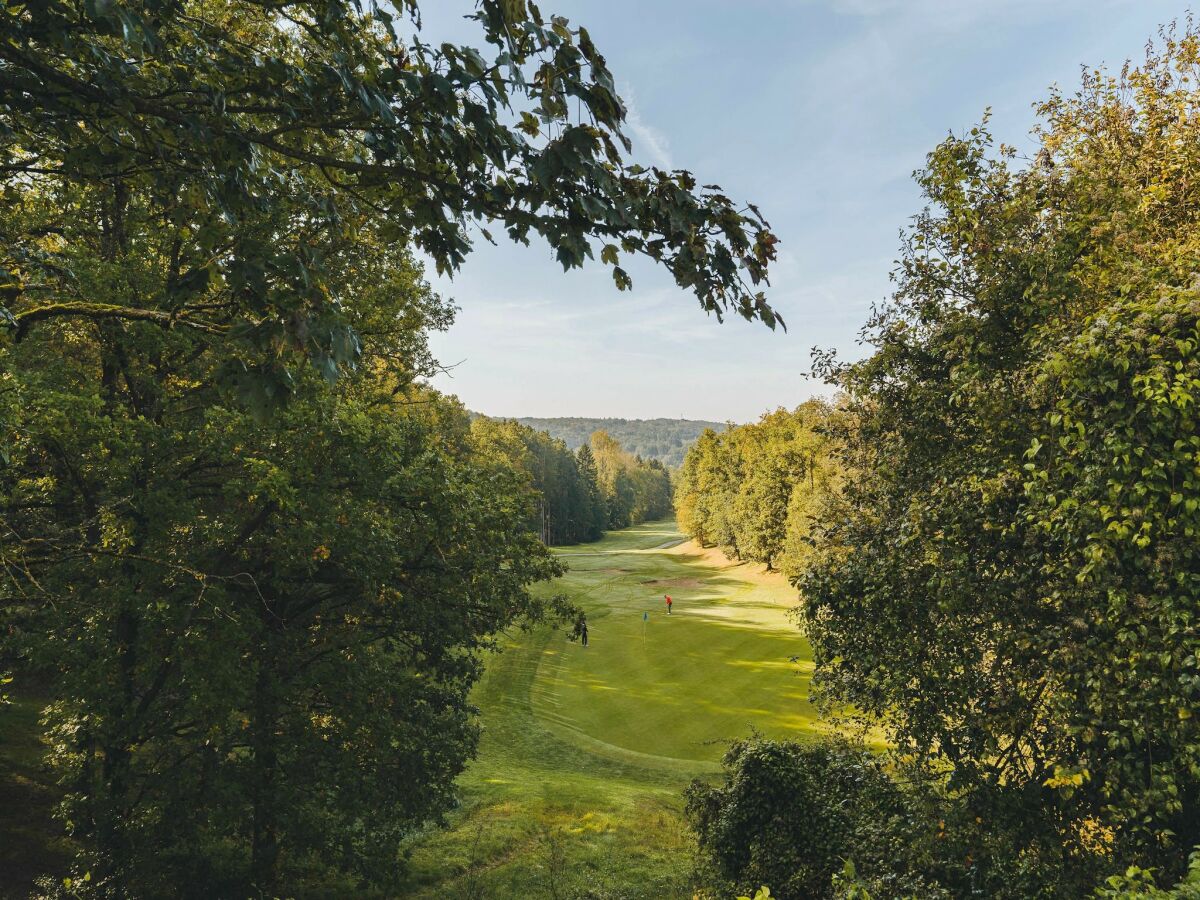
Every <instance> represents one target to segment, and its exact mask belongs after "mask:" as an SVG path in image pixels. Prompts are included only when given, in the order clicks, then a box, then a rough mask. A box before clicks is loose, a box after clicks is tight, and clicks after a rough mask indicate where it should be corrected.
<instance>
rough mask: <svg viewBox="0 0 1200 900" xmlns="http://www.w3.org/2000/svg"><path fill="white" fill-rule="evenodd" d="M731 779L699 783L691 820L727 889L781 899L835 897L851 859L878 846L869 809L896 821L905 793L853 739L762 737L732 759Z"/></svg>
mask: <svg viewBox="0 0 1200 900" xmlns="http://www.w3.org/2000/svg"><path fill="white" fill-rule="evenodd" d="M724 765H725V780H724V783H723V784H721V785H718V786H715V787H714V786H712V785H709V784H706V783H705V782H703V781H699V780H697V781H695V782H693V783H692V785H691V787H690V788H689V789H688V792H687V815H688V818H689V820H690V821H691V823H692V826H693V827H694V828H695V830H696V833H697V836H698V839H699V844H700V852H701V855H702V857H703V860H704V863H705V865H706V866H707V867H708V868H710V869H711V870H712V872H713V874H714V876H715V878H716V879H719V880H721V881H723V882H725V885H724V886H725V887H726V888H727V889H730V890H736V891H739V892H741V893H743V894H753V892H754V890H755V888H757V887H758V886H760V885H764V884H765V885H770V887H771V891H772V897H776V898H778V900H793V898H795V900H815V898H821V897H831V896H832V884H833V875H834V873H835V872H840V871H841V870H842V867H843V865H844V860H845V859H846V858H848V857H850V856H853V855H854V854H855V852H856V851H857V850H860V849H861V848H862V847H863V846H864V845H866V844H871V843H874V841H872V840H871V839H870V838H869V836H868V835H867V833H866V832H867V831H868V830H870V826H869V823H866V822H864V821H862V812H863V811H864V810H868V809H869V810H873V811H875V813H876V814H877V815H879V816H882V817H885V818H886V817H888V816H890V815H891V814H892V812H893V811H894V810H896V809H897V808H898V806H899V799H900V797H899V792H898V790H897V788H896V786H895V785H894V784H893V782H892V780H891V779H890V778H889V777H888V776H887V773H886V772H884V771H883V769H882V765H881V763H880V761H879V760H878V759H877V758H876V757H875V756H873V755H872V754H870V753H869V752H867V751H866V750H864V749H862V748H859V747H857V746H854V745H852V744H850V743H847V742H844V741H840V740H839V741H829V742H822V743H814V744H797V743H793V742H781V741H770V740H764V739H762V738H758V737H753V738H750V739H748V740H744V741H738V742H737V743H735V744H733V745H732V746H731V747H730V749H729V751H728V752H727V753H726V754H725V759H724Z"/></svg>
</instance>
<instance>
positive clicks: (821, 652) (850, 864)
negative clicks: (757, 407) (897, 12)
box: [679, 22, 1200, 900]
mask: <svg viewBox="0 0 1200 900" xmlns="http://www.w3.org/2000/svg"><path fill="white" fill-rule="evenodd" d="M1197 65H1200V33H1198V32H1197V31H1196V29H1195V27H1194V26H1193V25H1192V23H1190V22H1189V23H1188V24H1187V26H1186V28H1185V29H1184V30H1183V33H1181V34H1180V33H1177V32H1175V31H1174V30H1172V29H1167V30H1165V31H1164V32H1163V35H1162V41H1161V43H1160V45H1158V46H1151V48H1150V49H1149V51H1148V56H1147V59H1146V62H1145V63H1144V64H1143V65H1142V66H1141V67H1140V68H1139V67H1134V66H1132V65H1131V66H1129V67H1127V68H1126V69H1125V70H1124V71H1123V72H1122V73H1121V74H1120V75H1119V76H1114V77H1110V76H1108V75H1106V74H1104V73H1091V74H1087V75H1086V76H1085V78H1084V81H1083V85H1082V88H1081V89H1080V90H1079V91H1078V92H1077V93H1075V94H1074V95H1069V94H1066V93H1057V92H1056V93H1054V94H1052V95H1051V96H1050V98H1049V99H1048V100H1046V101H1045V102H1044V103H1042V104H1041V105H1040V106H1039V110H1040V112H1041V115H1042V123H1041V125H1040V128H1039V130H1038V136H1039V138H1040V140H1041V143H1042V149H1041V151H1040V152H1039V154H1038V155H1037V157H1036V159H1034V160H1033V161H1031V162H1030V163H1029V164H1023V163H1021V162H1020V161H1019V160H1018V159H1017V158H1016V156H1015V151H1013V150H1012V149H1011V148H1010V147H1006V146H1004V145H999V146H997V145H996V144H995V143H994V141H993V139H992V137H991V135H990V133H989V131H988V129H987V126H986V122H985V123H984V124H983V125H981V126H979V127H977V128H974V129H972V130H971V131H970V132H969V133H967V134H965V135H963V136H962V137H951V138H949V139H947V140H946V141H945V142H944V143H942V144H941V145H940V146H938V147H937V148H936V149H935V150H934V151H933V152H932V153H931V154H929V156H928V159H927V163H926V166H925V168H924V169H923V170H922V171H921V172H920V173H919V175H918V179H919V183H920V185H921V187H922V188H923V190H924V193H925V197H926V199H927V201H928V206H927V207H926V208H925V209H924V210H923V211H922V212H921V213H920V214H919V215H918V216H917V217H916V218H915V220H914V222H913V224H912V226H911V228H910V230H909V231H908V233H907V237H906V240H905V242H904V244H903V252H902V256H901V259H900V261H899V264H898V266H897V270H896V283H897V287H896V290H895V293H894V294H893V296H892V298H891V300H890V301H889V302H888V303H887V304H885V305H884V306H882V307H881V308H880V309H879V311H878V312H877V314H876V315H875V316H874V317H873V318H872V320H871V321H870V322H869V324H868V326H867V328H866V330H865V332H864V338H865V342H866V343H867V344H868V346H870V347H871V348H872V349H873V352H872V353H871V354H870V355H869V356H868V357H867V358H865V359H863V360H862V361H859V362H855V363H849V364H844V363H840V362H838V361H837V360H836V359H833V358H824V359H821V360H819V365H818V371H819V372H820V373H821V374H823V375H824V376H825V378H826V379H827V380H828V382H829V383H830V384H832V385H833V386H835V387H836V388H837V389H838V390H839V391H840V392H841V396H842V397H843V398H844V399H843V400H842V402H841V403H840V404H839V407H838V409H837V411H836V413H835V414H833V415H831V416H829V417H828V418H827V420H826V426H825V429H824V430H826V431H827V432H828V435H829V437H828V441H829V444H828V447H829V451H830V453H831V458H832V459H834V460H836V465H835V466H834V468H835V470H836V471H838V475H837V478H836V484H835V485H834V487H835V488H836V489H835V490H833V491H830V492H829V493H828V494H827V495H826V496H825V497H824V498H823V500H822V501H821V504H820V513H819V516H818V517H817V519H816V521H815V522H814V524H813V527H812V528H811V529H810V530H809V539H810V548H809V550H808V551H807V552H806V558H804V559H801V560H800V561H799V564H798V565H795V566H794V565H793V564H792V563H791V562H789V563H788V568H789V571H791V572H792V573H793V574H794V576H795V578H796V583H797V585H798V586H799V588H800V592H801V599H802V606H801V610H802V613H803V623H804V627H805V630H806V632H807V635H808V638H809V640H810V641H811V643H812V646H813V651H814V662H815V675H814V680H813V683H812V684H813V691H814V695H815V696H816V698H817V699H818V700H819V702H820V703H821V704H822V707H823V708H824V709H825V710H826V712H827V713H828V714H829V715H831V716H833V717H834V718H835V719H836V720H837V721H840V722H842V723H845V724H848V725H861V726H865V727H873V728H876V729H879V730H880V731H881V732H882V733H883V734H884V735H885V736H886V738H887V741H888V744H889V746H890V748H891V752H890V754H889V755H888V756H887V757H885V758H883V759H878V758H877V757H875V756H874V755H871V754H863V753H862V752H861V750H859V749H856V748H853V747H846V746H843V745H840V744H836V745H828V746H818V747H815V748H814V747H812V746H797V745H790V744H778V743H772V742H769V741H759V740H752V741H749V742H746V743H744V744H740V745H737V746H735V747H734V748H732V749H731V751H730V754H729V756H728V757H727V759H726V763H727V767H728V772H727V778H726V780H725V781H724V783H723V784H721V785H718V786H715V787H713V786H708V785H697V786H696V787H695V788H694V789H693V791H692V792H691V795H690V804H689V810H690V813H691V815H692V819H693V822H694V823H695V824H696V827H697V830H698V833H699V836H700V842H701V846H702V847H703V849H704V854H705V857H706V859H707V861H708V862H709V863H710V864H711V866H712V867H713V870H714V871H716V872H717V873H719V875H720V876H722V877H723V878H725V879H727V881H728V882H732V883H733V884H735V885H737V886H738V887H740V888H742V891H741V892H743V893H748V892H749V890H750V889H752V888H754V887H757V886H758V885H759V884H767V885H769V886H770V887H771V889H772V896H779V897H781V898H785V900H786V898H814V897H831V896H838V897H846V898H849V897H856V898H864V897H921V898H958V897H974V896H979V897H991V898H1011V900H1020V898H1028V897H1047V898H1075V897H1088V896H1092V897H1111V898H1136V897H1163V898H1165V897H1168V896H1170V897H1178V898H1183V897H1195V896H1197V890H1198V888H1200V861H1198V862H1197V863H1195V864H1193V865H1192V866H1191V871H1190V873H1189V872H1188V869H1189V865H1188V859H1189V855H1190V854H1191V853H1192V852H1193V848H1195V847H1197V845H1200V714H1198V705H1200V654H1197V647H1198V646H1200V414H1198V410H1200V281H1198V279H1197V272H1198V271H1200V241H1198V238H1197V235H1198V234H1200V231H1198V230H1197V222H1200V192H1198V191H1197V180H1196V171H1197V166H1198V164H1200V115H1197V110H1200V86H1198V85H1197V83H1196V81H1195V71H1196V67H1197ZM771 419H772V417H767V419H766V420H764V422H770V421H771ZM800 433H803V431H801V432H800ZM771 434H772V429H771V427H769V426H767V427H763V426H761V425H760V426H757V427H756V428H755V429H753V430H751V431H748V432H745V433H743V434H739V433H738V432H736V431H735V432H733V433H731V434H729V435H727V436H721V437H720V438H718V436H715V435H713V436H708V437H707V438H706V439H704V440H702V441H701V443H700V444H699V445H698V446H697V448H696V450H695V451H694V457H690V458H689V462H690V465H685V467H684V468H685V474H684V477H683V478H681V483H680V493H679V497H680V503H681V518H682V519H683V520H684V521H685V522H686V523H687V524H688V527H689V528H691V529H693V530H694V532H695V533H696V534H697V535H698V536H700V537H702V538H703V539H706V540H710V541H714V542H720V543H723V544H728V545H729V546H730V547H731V548H732V549H733V550H734V552H736V553H738V554H740V555H743V556H745V557H747V558H761V559H764V560H765V561H773V560H775V559H776V557H775V556H774V554H775V553H776V552H778V551H779V548H780V547H781V546H782V547H784V548H785V549H784V553H785V555H786V540H785V542H784V544H782V545H781V544H779V543H778V541H779V536H780V533H781V532H780V531H779V530H778V529H777V528H776V530H774V531H772V530H771V527H770V526H771V524H772V523H777V522H778V520H779V516H780V515H781V511H782V509H783V503H784V498H785V497H786V491H785V490H767V491H765V492H764V490H763V488H762V487H761V484H762V483H763V479H765V481H766V482H767V483H770V482H771V481H772V480H778V479H779V478H782V479H783V481H784V482H789V480H790V484H792V485H793V486H798V485H800V484H802V482H803V478H802V474H801V470H800V469H799V468H797V467H796V466H795V464H794V463H792V464H789V463H788V462H787V460H788V459H789V458H790V457H789V455H788V453H787V452H786V450H785V452H784V453H782V454H781V455H778V458H779V459H780V460H782V461H781V462H778V463H777V462H776V461H775V456H776V455H774V454H772V452H771V451H770V450H769V446H770V445H771V444H772V443H775V442H777V441H778V439H777V438H772V437H771ZM752 435H753V437H752ZM782 446H784V447H785V448H786V447H787V442H786V441H784V442H783V443H782ZM793 457H794V454H793ZM760 470H761V471H760ZM774 472H778V473H779V474H778V475H775V474H772V473H774ZM764 498H774V499H773V503H772V504H770V505H771V506H772V510H773V511H772V512H771V513H770V514H769V515H767V516H766V517H765V518H764V519H763V520H762V521H759V520H757V519H755V518H754V517H753V516H750V517H749V518H747V513H748V512H749V511H751V510H753V509H754V508H756V507H757V506H759V505H760V504H761V503H762V502H763V499H764ZM722 508H724V509H727V510H728V515H727V516H726V517H725V518H722V515H721V514H720V509H722ZM784 532H785V533H786V526H785V528H784ZM763 535H771V537H770V538H769V539H768V540H764V539H763V537H762V536H763ZM897 776H898V777H897ZM1113 873H1119V874H1115V875H1114V874H1113ZM1180 879H1183V881H1180ZM1171 885H1175V887H1173V888H1171V889H1170V892H1169V893H1168V892H1167V891H1166V890H1160V889H1164V888H1168V887H1169V886H1171Z"/></svg>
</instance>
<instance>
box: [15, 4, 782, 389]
mask: <svg viewBox="0 0 1200 900" xmlns="http://www.w3.org/2000/svg"><path fill="white" fill-rule="evenodd" d="M473 18H474V19H475V21H476V22H477V24H478V26H479V28H480V36H481V38H482V39H483V40H484V41H486V42H487V43H488V44H490V45H492V46H493V47H494V49H495V51H496V55H495V58H494V59H493V60H491V61H490V62H489V61H487V60H485V59H484V57H483V56H481V55H480V53H479V52H478V51H477V50H475V49H473V48H470V47H462V46H456V45H453V44H447V43H443V44H441V45H440V46H438V47H436V48H435V47H433V46H431V45H429V44H426V43H424V42H423V41H422V40H421V39H420V32H419V28H418V26H417V23H419V21H420V20H419V12H418V7H417V3H416V2H415V0H404V2H403V3H401V4H400V10H399V14H397V13H395V12H392V11H389V8H385V7H384V6H382V5H380V4H377V3H375V2H366V0H295V2H288V0H285V2H282V3H278V2H266V0H235V2H231V3H220V4H216V3H209V2H206V0H186V2H185V0H126V2H104V3H95V2H91V0H54V2H48V3H39V4H30V5H25V6H14V7H10V8H8V9H6V11H5V12H4V13H3V14H2V16H0V64H2V65H3V70H4V74H5V79H6V81H7V83H8V86H9V90H7V91H6V92H5V98H4V101H3V107H2V108H3V119H4V124H5V129H4V136H3V139H2V141H0V166H2V167H3V168H2V169H0V171H3V172H4V177H5V181H6V184H7V185H8V191H7V194H6V202H7V203H9V204H12V203H14V202H17V201H18V200H21V199H22V198H25V197H27V195H28V193H29V191H30V190H31V189H34V188H36V189H37V190H38V191H39V192H40V193H42V194H44V195H50V194H53V193H54V192H55V191H61V190H64V189H66V187H67V186H68V185H70V186H73V187H85V188H87V189H89V191H90V192H91V193H92V194H93V195H94V196H93V198H92V201H91V202H92V209H89V210H88V214H89V215H92V216H94V217H95V218H97V219H98V220H100V221H102V222H103V224H104V228H103V230H104V241H105V243H106V250H105V253H106V255H107V257H108V258H109V259H110V260H114V259H116V258H117V257H119V256H123V255H125V254H127V253H129V252H136V250H137V248H136V247H135V246H134V245H133V244H134V243H135V242H136V237H135V233H134V231H133V230H131V229H132V228H133V226H134V223H133V222H132V221H130V220H131V219H132V218H133V217H134V216H135V215H136V214H137V211H136V210H135V209H132V208H131V206H133V207H136V206H138V205H139V204H144V200H145V198H149V197H153V198H154V199H155V204H154V209H153V215H154V216H155V217H156V224H159V225H163V226H167V227H168V228H169V230H170V233H171V237H172V240H173V241H174V242H175V246H173V247H172V250H171V267H170V271H169V273H168V275H169V279H168V281H167V282H166V283H165V284H152V285H151V284H147V285H123V286H121V287H120V288H119V289H117V290H115V291H113V292H112V293H111V294H110V295H105V296H104V297H103V298H97V297H96V296H94V295H92V294H90V293H89V292H88V291H87V290H85V289H84V288H85V280H86V279H85V275H84V273H82V272H79V271H78V270H77V269H75V268H74V267H73V266H72V265H71V264H70V263H71V261H72V257H73V256H75V255H76V253H77V251H78V250H79V249H81V248H80V247H79V245H78V234H77V231H76V230H75V229H72V228H68V227H64V225H63V219H62V217H59V218H57V219H55V220H54V221H52V222H50V223H47V224H45V225H43V226H41V227H43V228H48V229H50V231H43V232H41V233H39V234H29V233H23V232H16V233H11V234H9V235H8V238H7V241H6V251H7V252H6V254H5V259H3V260H0V262H2V263H3V265H4V267H5V268H6V269H7V273H8V274H7V276H6V277H5V279H4V283H5V285H6V287H5V294H4V298H5V299H4V304H3V306H0V324H2V325H4V326H5V327H6V328H7V330H8V331H9V332H11V333H12V334H13V335H15V337H16V338H18V339H20V338H22V337H24V336H26V335H27V334H29V333H30V331H31V330H32V329H35V328H37V327H41V326H44V325H45V324H46V323H48V322H53V321H61V320H64V319H71V320H78V319H84V320H88V321H91V322H95V323H97V324H98V325H99V326H103V327H105V328H108V329H110V330H111V329H113V328H116V327H118V326H119V325H122V324H125V325H129V324H134V323H137V324H138V325H140V326H146V325H154V326H157V327H159V328H162V329H182V330H188V331H192V332H194V333H196V334H197V335H199V336H204V337H206V338H207V339H208V340H209V342H210V343H212V344H213V345H214V346H215V347H217V348H219V349H220V352H221V353H222V355H223V356H224V357H225V358H226V359H227V361H228V363H229V365H228V366H227V367H226V368H224V369H222V370H221V374H222V376H223V378H224V380H225V381H226V382H227V383H229V384H231V385H235V386H236V387H237V388H238V390H240V391H241V392H242V393H243V394H245V395H246V396H247V398H248V399H250V400H252V401H253V402H255V403H257V404H260V405H264V406H270V405H273V404H275V403H278V402H280V401H281V400H282V399H286V397H287V396H288V394H289V392H290V385H291V381H292V378H293V376H294V372H293V371H292V368H291V367H292V364H293V363H294V362H295V361H296V360H298V359H308V360H310V361H311V362H312V363H313V364H314V365H315V366H317V368H318V369H319V370H321V371H322V372H323V373H324V374H325V375H326V376H328V377H330V378H332V377H334V376H336V374H337V372H338V371H339V369H340V368H341V367H344V366H346V365H350V364H353V362H354V360H355V358H356V355H357V349H358V343H357V338H356V335H355V333H354V331H353V329H352V328H351V327H350V326H349V323H348V321H347V319H346V317H345V315H344V311H343V309H342V308H341V307H340V306H339V304H338V303H337V301H336V297H337V290H336V287H335V286H336V280H335V279H336V277H337V272H336V269H330V268H329V267H328V265H327V262H328V261H327V258H326V257H325V256H324V255H323V254H321V253H316V252H313V250H312V247H313V242H314V240H317V241H318V242H319V239H320V238H321V237H324V236H329V235H333V234H338V235H344V236H347V237H349V238H353V232H354V229H355V228H357V227H360V223H361V222H362V221H364V220H366V221H369V222H371V223H372V227H373V228H374V229H375V230H376V231H377V233H378V235H379V238H380V240H382V241H383V242H384V243H385V244H387V245H391V246H415V247H419V248H420V249H421V250H422V251H423V252H425V253H426V254H427V255H428V256H429V257H430V258H431V259H433V260H434V262H435V264H436V265H437V268H438V270H439V271H450V270H453V269H455V268H457V267H458V266H459V264H460V263H461V262H462V260H463V258H464V256H465V255H466V253H467V252H469V250H470V248H471V237H470V235H471V230H472V229H473V228H478V229H479V234H480V235H482V236H483V237H484V238H485V239H489V240H490V239H491V236H490V234H489V232H488V230H487V228H486V227H484V226H483V225H481V224H478V223H492V222H495V223H498V224H499V225H500V226H501V227H503V228H504V229H505V230H506V231H507V233H508V235H509V236H510V237H511V238H512V239H513V240H516V241H521V242H528V240H529V238H530V235H537V236H539V237H541V238H543V239H545V240H546V241H547V242H548V243H549V244H550V245H551V246H552V247H553V248H554V250H555V252H556V255H557V258H558V260H559V261H560V262H561V263H562V265H563V266H564V268H571V267H574V266H579V265H582V263H583V261H584V260H585V258H590V257H592V256H593V254H594V252H595V249H594V247H593V243H592V242H593V241H598V242H600V243H601V244H602V246H601V250H600V256H601V259H602V260H603V262H604V263H606V264H608V265H610V266H612V267H613V277H614V279H615V281H616V283H617V286H618V287H620V288H622V289H624V288H627V287H628V286H629V284H630V280H629V276H628V275H627V274H626V272H625V270H624V269H623V268H621V267H620V266H619V265H618V263H619V257H620V254H621V253H626V254H633V255H645V256H648V257H650V258H652V259H654V260H656V261H658V262H660V263H662V264H663V265H664V266H666V267H667V269H668V270H669V271H670V272H671V273H672V275H673V277H674V278H675V279H676V281H677V282H678V283H679V284H680V285H681V286H683V287H687V288H689V289H692V290H694V291H695V293H696V294H697V296H698V298H699V299H700V303H701V305H702V307H703V308H704V309H706V310H708V311H709V312H713V313H715V314H717V315H718V317H720V316H721V315H722V314H723V313H725V312H726V311H729V310H733V311H736V312H738V313H739V314H741V315H743V316H745V317H746V318H748V319H755V318H758V319H762V320H763V321H764V322H766V323H768V324H770V325H772V326H773V325H774V324H775V323H776V321H777V317H776V315H775V313H774V312H773V310H772V309H771V308H770V306H769V305H768V304H767V303H766V300H765V298H764V297H763V295H762V294H761V293H756V292H754V291H753V287H754V286H755V285H757V284H758V283H760V282H762V281H764V279H765V277H766V266H767V264H768V263H769V262H770V260H771V259H772V258H773V257H774V244H775V238H774V236H773V235H771V233H770V232H769V231H768V230H767V228H766V225H765V223H764V222H763V221H762V220H761V218H759V217H758V214H757V212H755V211H754V208H753V207H750V208H749V209H748V211H747V212H745V213H743V212H739V211H738V206H737V205H736V204H734V203H733V202H732V201H730V200H729V199H728V198H727V197H725V196H724V195H723V194H722V193H721V192H720V190H719V189H718V188H716V187H715V186H713V187H708V188H703V189H700V190H699V191H697V189H696V181H695V179H694V178H693V177H692V176H691V175H690V174H689V173H687V172H683V171H678V172H664V171H661V170H659V169H651V170H648V171H647V170H644V169H642V168H641V167H639V166H636V165H628V166H627V165H625V163H624V162H623V160H622V156H621V148H622V147H628V142H627V140H626V139H625V138H624V137H623V135H622V134H621V130H620V129H621V126H622V123H623V120H624V116H625V108H624V106H623V104H622V103H621V100H620V98H619V97H618V96H617V95H616V93H615V92H614V90H613V82H612V76H611V75H610V73H609V71H608V69H607V67H606V65H605V62H604V58H603V57H602V56H601V55H600V53H599V52H598V51H597V50H596V48H595V46H594V45H593V44H592V41H591V39H590V37H589V36H588V33H587V31H586V30H585V29H576V30H572V29H570V28H569V27H568V23H567V21H566V20H565V19H563V18H561V17H557V16H555V17H551V18H550V19H549V20H546V19H545V18H543V16H542V15H541V13H540V11H539V10H538V8H537V7H536V6H535V5H534V4H532V3H527V2H525V0H516V2H510V0H505V2H500V0H480V3H479V5H478V9H477V11H476V12H475V13H474V15H473ZM572 109H574V110H577V116H576V118H575V119H573V118H572V117H571V110H572ZM281 201H285V202H284V203H283V205H284V207H285V208H286V209H287V211H288V214H289V217H290V218H289V220H288V221H286V222H284V221H281V220H280V218H279V216H278V214H277V210H278V209H279V207H280V206H281ZM64 212H65V210H64ZM49 235H54V236H56V237H57V240H56V241H46V240H44V238H46V237H47V236H49Z"/></svg>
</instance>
